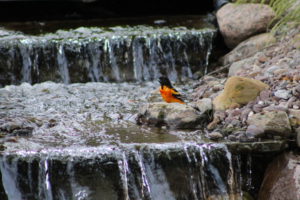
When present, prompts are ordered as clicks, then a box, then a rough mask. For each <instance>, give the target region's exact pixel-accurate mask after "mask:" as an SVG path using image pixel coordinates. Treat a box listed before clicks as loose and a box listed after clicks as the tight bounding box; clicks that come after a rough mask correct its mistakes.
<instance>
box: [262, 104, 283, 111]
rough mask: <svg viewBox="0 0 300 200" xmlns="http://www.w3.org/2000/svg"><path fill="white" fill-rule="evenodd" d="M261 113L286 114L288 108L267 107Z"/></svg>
mask: <svg viewBox="0 0 300 200" xmlns="http://www.w3.org/2000/svg"><path fill="white" fill-rule="evenodd" d="M263 111H264V112H268V111H275V112H277V111H283V112H287V111H288V108H287V107H284V106H273V105H271V106H268V107H265V108H263Z"/></svg>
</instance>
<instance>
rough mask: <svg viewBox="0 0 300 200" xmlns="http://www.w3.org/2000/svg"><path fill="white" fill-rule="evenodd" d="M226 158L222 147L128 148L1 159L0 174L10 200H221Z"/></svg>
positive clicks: (225, 193)
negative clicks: (115, 199)
mask: <svg viewBox="0 0 300 200" xmlns="http://www.w3.org/2000/svg"><path fill="white" fill-rule="evenodd" d="M187 155H188V156H187ZM230 156H231V153H230V152H229V151H228V150H227V148H226V146H225V145H217V144H202V145H197V144H195V143H189V144H187V143H186V144H181V143H169V144H153V145H147V144H144V145H137V144H131V145H121V146H119V147H117V146H101V147H94V148H91V147H90V148H77V149H73V148H70V149H68V148H65V149H64V150H58V149H47V150H43V151H39V152H34V151H31V152H28V151H23V152H21V151H19V152H15V153H10V154H9V155H3V156H2V157H1V160H0V166H1V168H0V169H1V174H2V177H3V179H2V183H3V185H4V186H6V185H8V184H10V186H11V187H9V188H8V187H5V192H6V194H7V197H8V198H9V199H13V200H17V199H30V200H34V199H49V200H50V199H57V198H59V199H72V198H74V199H97V198H99V195H101V198H106V199H111V198H120V199H148V200H157V199H189V200H193V199H194V200H196V199H197V200H202V199H203V200H204V199H207V198H212V197H213V196H224V198H225V199H226V198H227V196H230V195H231V192H232V190H231V189H230V187H231V186H230V185H229V184H228V183H227V182H226V180H227V176H231V175H230V173H231V172H230V170H233V171H234V173H235V170H236V169H235V168H232V169H230V163H231V162H232V160H228V161H227V159H229V158H231V157H230ZM188 157H189V158H190V162H187V161H188ZM193 157H194V158H195V159H192V158H193ZM7 158H9V159H7ZM47 158H51V159H47ZM224 159H225V160H224ZM224 161H225V162H224ZM5 166H9V168H8V167H5ZM9 169H12V170H10V172H9ZM21 169H22V170H21ZM34 174H37V176H35V175H34ZM7 177H9V178H7ZM20 180H22V181H23V182H24V181H25V182H26V183H27V185H26V186H25V185H24V184H21V183H20ZM36 183H37V185H36ZM235 184H239V183H235ZM35 186H37V187H35ZM27 188H32V190H28V189H27ZM27 192H30V194H28V193H27Z"/></svg>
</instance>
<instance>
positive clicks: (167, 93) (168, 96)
mask: <svg viewBox="0 0 300 200" xmlns="http://www.w3.org/2000/svg"><path fill="white" fill-rule="evenodd" d="M159 91H160V94H161V96H162V98H163V99H164V100H165V101H166V102H167V103H181V104H184V102H183V101H181V100H180V99H177V98H176V97H174V96H173V95H172V89H170V88H168V87H163V88H160V90H159Z"/></svg>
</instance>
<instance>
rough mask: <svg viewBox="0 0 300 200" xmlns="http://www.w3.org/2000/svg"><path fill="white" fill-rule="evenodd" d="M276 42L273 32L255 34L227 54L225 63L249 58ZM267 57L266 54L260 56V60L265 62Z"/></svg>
mask: <svg viewBox="0 0 300 200" xmlns="http://www.w3.org/2000/svg"><path fill="white" fill-rule="evenodd" d="M274 42H276V39H275V37H274V36H273V35H272V34H271V33H262V34H259V35H255V36H253V37H251V38H249V39H247V40H245V41H243V42H241V43H240V44H239V45H238V46H237V47H235V48H234V49H233V50H232V51H230V52H229V53H228V54H226V55H225V56H224V57H223V58H222V60H223V65H227V64H230V63H233V62H236V61H239V60H243V59H245V58H248V57H250V56H252V55H254V54H255V53H256V52H259V51H261V50H262V49H264V48H265V47H266V46H269V45H270V44H272V43H274ZM266 59H267V57H265V56H261V57H259V61H260V62H265V61H266Z"/></svg>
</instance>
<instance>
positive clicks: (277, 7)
mask: <svg viewBox="0 0 300 200" xmlns="http://www.w3.org/2000/svg"><path fill="white" fill-rule="evenodd" d="M236 3H262V4H268V5H269V6H271V7H272V8H273V10H274V11H275V13H276V17H275V19H274V20H273V21H272V22H271V23H270V26H271V25H273V24H275V25H274V26H273V27H272V29H271V32H272V33H274V34H275V33H276V32H278V31H280V30H281V29H282V28H283V27H284V26H285V25H286V24H287V23H290V22H293V23H294V24H296V25H299V24H300V3H297V0H237V1H236Z"/></svg>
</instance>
